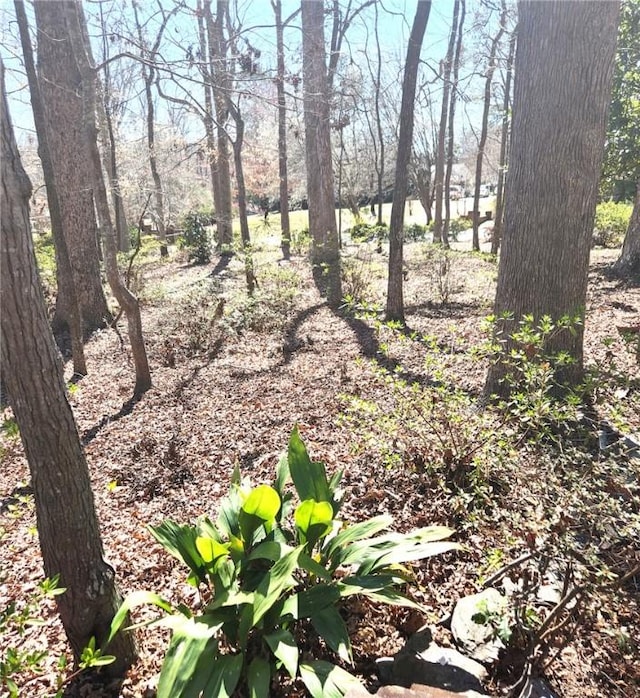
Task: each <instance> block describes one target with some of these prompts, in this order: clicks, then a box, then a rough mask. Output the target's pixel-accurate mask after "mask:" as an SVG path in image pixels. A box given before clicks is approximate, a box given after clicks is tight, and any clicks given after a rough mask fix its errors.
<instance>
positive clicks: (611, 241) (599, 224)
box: [593, 201, 633, 247]
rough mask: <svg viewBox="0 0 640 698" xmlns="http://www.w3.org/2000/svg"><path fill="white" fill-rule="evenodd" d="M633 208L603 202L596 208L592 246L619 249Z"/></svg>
mask: <svg viewBox="0 0 640 698" xmlns="http://www.w3.org/2000/svg"><path fill="white" fill-rule="evenodd" d="M632 211H633V206H632V205H631V204H624V203H615V202H613V201H605V202H603V203H601V204H598V206H597V207H596V219H595V223H594V228H593V244H594V245H600V246H601V247H620V245H622V241H623V240H624V236H625V234H626V232H627V228H628V227H629V219H630V218H631V212H632Z"/></svg>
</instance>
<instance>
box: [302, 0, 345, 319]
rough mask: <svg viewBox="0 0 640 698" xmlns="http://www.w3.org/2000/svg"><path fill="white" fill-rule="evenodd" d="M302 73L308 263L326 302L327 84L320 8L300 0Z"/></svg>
mask: <svg viewBox="0 0 640 698" xmlns="http://www.w3.org/2000/svg"><path fill="white" fill-rule="evenodd" d="M301 10H302V57H303V62H302V75H303V81H304V125H305V144H306V162H307V195H308V201H309V233H310V234H311V240H312V247H311V264H312V265H313V274H314V278H315V279H316V284H317V285H318V288H320V290H321V292H322V293H323V294H324V295H326V298H327V301H328V303H329V305H330V306H332V307H334V308H337V307H338V306H339V305H340V302H341V301H342V289H341V279H340V239H339V237H338V228H337V226H336V214H335V201H334V195H333V162H332V158H331V132H330V118H329V106H330V105H329V86H328V82H327V67H326V58H325V53H326V52H325V46H324V7H323V4H322V3H321V2H315V0H302V3H301Z"/></svg>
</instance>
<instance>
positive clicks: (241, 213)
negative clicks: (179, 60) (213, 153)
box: [229, 104, 251, 247]
mask: <svg viewBox="0 0 640 698" xmlns="http://www.w3.org/2000/svg"><path fill="white" fill-rule="evenodd" d="M229 110H230V112H231V115H232V117H233V121H234V123H235V125H236V137H235V140H234V141H233V142H232V146H233V162H234V165H235V168H236V189H237V190H238V217H239V219H240V238H241V240H242V246H243V247H246V246H247V245H250V244H251V236H250V234H249V220H248V218H247V188H246V186H245V183H244V167H243V163H242V145H243V143H244V121H243V119H242V115H241V113H240V110H239V109H238V107H237V106H235V105H233V104H230V105H229Z"/></svg>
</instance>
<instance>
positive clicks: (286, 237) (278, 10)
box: [271, 0, 291, 259]
mask: <svg viewBox="0 0 640 698" xmlns="http://www.w3.org/2000/svg"><path fill="white" fill-rule="evenodd" d="M271 6H272V7H273V11H274V13H275V17H276V51H277V77H276V88H277V91H278V173H279V175H280V228H281V230H282V238H281V244H280V247H281V248H282V256H283V257H284V258H285V259H289V258H290V257H291V224H290V222H289V174H288V169H287V101H286V96H285V90H284V80H285V72H284V70H285V65H284V24H283V23H282V2H281V0H271Z"/></svg>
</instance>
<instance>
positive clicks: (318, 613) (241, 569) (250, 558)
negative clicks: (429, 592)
mask: <svg viewBox="0 0 640 698" xmlns="http://www.w3.org/2000/svg"><path fill="white" fill-rule="evenodd" d="M340 477H341V473H340V472H337V473H336V474H334V476H333V477H331V478H327V475H326V472H325V467H324V464H323V463H319V462H314V461H312V460H311V459H310V458H309V455H308V453H307V450H306V448H305V446H304V443H303V442H302V440H301V439H300V436H299V435H298V432H297V430H295V429H294V431H293V433H292V434H291V438H290V440H289V447H288V451H287V454H286V455H285V456H283V457H282V458H281V460H280V462H279V465H278V468H277V473H276V477H275V481H274V482H273V484H272V485H271V486H270V485H265V484H263V485H258V486H257V487H251V486H250V485H249V483H248V482H241V481H240V475H239V472H238V471H237V470H236V472H235V473H234V477H233V481H232V484H231V491H230V493H229V496H228V497H227V498H226V500H224V502H223V503H222V505H221V507H220V513H219V516H218V518H217V521H216V522H215V523H213V522H212V521H211V520H209V519H208V518H206V517H204V518H201V519H200V520H199V521H198V522H197V523H196V524H195V525H182V524H177V523H175V522H173V521H165V522H164V523H163V524H161V525H160V526H157V527H152V528H151V532H152V534H153V535H154V537H155V538H156V539H157V540H158V541H159V542H160V543H161V544H162V545H163V546H164V547H165V548H166V549H167V550H168V551H169V552H170V553H172V554H173V555H174V556H175V557H177V558H178V559H179V560H180V561H182V562H184V563H185V564H186V565H187V566H188V567H189V569H190V573H189V581H190V582H191V583H192V584H193V585H195V586H199V587H200V588H204V589H205V590H206V591H205V594H204V601H205V603H204V604H203V606H204V610H203V611H202V612H201V614H200V615H198V616H195V615H193V614H192V612H191V611H190V610H188V609H186V608H185V607H184V606H178V607H177V608H173V607H172V606H171V605H170V604H169V603H168V602H167V601H165V600H164V599H162V598H161V597H160V596H158V595H157V594H152V593H148V592H137V593H134V594H132V595H131V596H130V597H129V598H128V599H127V600H126V601H125V603H124V604H123V606H122V607H121V609H120V610H119V611H118V614H117V615H116V618H115V619H114V623H113V626H112V635H113V634H115V632H117V630H118V629H119V627H120V626H121V625H122V623H123V622H124V619H125V618H126V615H127V613H128V612H129V611H130V610H131V609H132V608H133V607H135V606H136V605H140V604H148V603H151V604H153V605H156V606H158V607H159V608H161V609H162V610H164V611H165V612H167V613H168V614H169V617H168V618H167V619H165V620H164V621H163V622H164V624H165V625H169V626H170V627H171V629H172V632H173V634H172V638H171V643H170V646H169V649H168V651H167V654H166V656H165V659H164V662H163V666H162V671H161V673H160V679H159V684H158V698H182V697H183V696H195V695H199V694H200V692H201V691H203V692H204V694H205V695H212V696H231V695H232V694H234V691H237V692H238V693H239V694H240V695H246V696H255V697H256V698H263V697H264V698H268V696H269V695H271V685H272V682H274V681H277V679H278V676H279V674H280V673H281V672H282V670H284V672H286V674H288V675H289V676H290V677H291V679H294V680H295V679H297V678H298V677H299V678H300V679H301V680H302V681H303V683H304V684H305V686H306V688H307V690H308V691H309V692H310V694H311V695H312V696H313V697H314V698H321V697H323V696H324V697H329V698H332V697H333V696H336V697H337V696H342V695H343V694H344V692H345V691H346V690H347V689H348V687H349V686H351V685H354V684H358V683H359V682H358V681H357V679H356V678H355V677H354V676H352V675H351V674H349V673H348V672H347V671H345V670H344V669H342V668H340V667H339V666H338V665H337V664H334V663H333V662H330V661H325V660H317V659H315V660H310V659H307V655H306V653H305V655H304V656H301V651H302V650H301V647H300V646H299V643H300V640H301V637H302V634H303V633H306V634H309V633H311V634H316V635H318V636H320V637H321V638H322V639H323V640H324V642H325V643H326V646H327V647H328V648H329V649H330V650H332V651H333V652H334V653H335V654H336V655H337V656H338V657H339V658H340V659H341V660H342V661H343V662H350V661H351V644H350V641H349V635H348V631H347V625H346V623H345V621H344V619H343V618H342V616H341V615H340V613H339V612H338V605H339V603H340V602H341V600H342V599H345V598H347V597H349V596H351V595H354V594H360V595H362V596H367V597H369V598H372V599H374V600H377V601H382V602H383V603H390V604H396V605H406V606H413V607H415V606H416V604H415V603H414V602H413V601H411V600H410V599H409V598H408V597H406V596H405V595H404V594H402V593H401V591H400V587H402V586H403V585H404V584H405V583H406V571H403V568H402V567H401V566H402V565H403V564H404V563H407V562H411V561H415V560H420V559H422V558H425V557H428V556H430V555H434V554H438V553H441V552H444V551H447V550H452V549H455V548H456V547H458V546H456V544H454V543H448V542H435V541H442V539H444V538H446V537H448V536H449V535H450V534H451V530H449V529H446V528H442V527H430V528H424V529H419V530H416V531H414V532H412V533H409V534H404V535H400V534H395V533H386V534H382V535H378V534H381V532H382V531H385V530H386V529H388V528H389V526H390V524H391V517H389V516H377V517H375V518H373V519H369V520H367V521H363V522H361V523H357V524H353V525H348V524H346V523H345V522H343V521H340V520H339V519H338V518H337V515H338V511H339V509H340V505H341V501H342V498H341V494H340V492H339V490H338V484H339V482H340ZM290 480H291V481H292V482H293V489H294V490H295V494H296V495H297V498H298V500H299V501H298V502H295V501H294V495H293V493H292V492H291V489H290V488H289V487H288V486H287V485H288V482H289V481H290ZM371 536H374V537H371Z"/></svg>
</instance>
